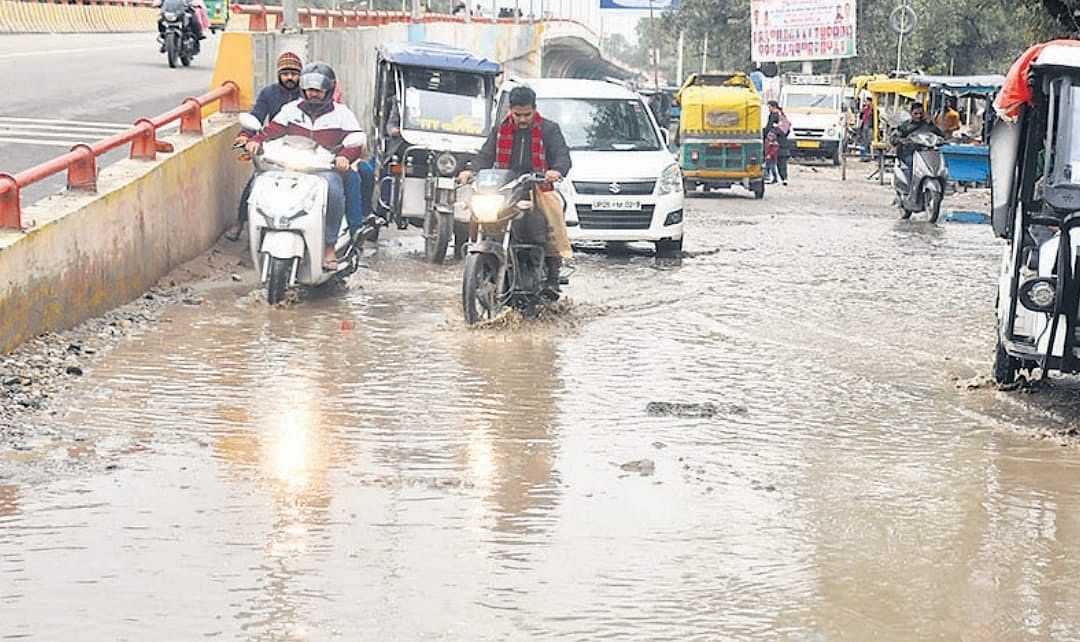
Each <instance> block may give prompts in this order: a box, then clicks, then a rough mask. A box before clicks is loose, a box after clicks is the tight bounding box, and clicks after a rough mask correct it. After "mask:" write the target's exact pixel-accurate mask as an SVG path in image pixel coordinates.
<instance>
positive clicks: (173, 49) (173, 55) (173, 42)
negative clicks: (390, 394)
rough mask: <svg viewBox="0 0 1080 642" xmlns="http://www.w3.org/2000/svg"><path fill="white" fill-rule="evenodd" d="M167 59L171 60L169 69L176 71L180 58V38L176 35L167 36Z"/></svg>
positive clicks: (168, 34)
mask: <svg viewBox="0 0 1080 642" xmlns="http://www.w3.org/2000/svg"><path fill="white" fill-rule="evenodd" d="M165 57H166V58H168V59H169V67H171V68H173V69H175V68H176V61H177V59H178V58H179V57H180V38H179V37H177V35H176V34H175V33H172V32H170V33H167V34H165Z"/></svg>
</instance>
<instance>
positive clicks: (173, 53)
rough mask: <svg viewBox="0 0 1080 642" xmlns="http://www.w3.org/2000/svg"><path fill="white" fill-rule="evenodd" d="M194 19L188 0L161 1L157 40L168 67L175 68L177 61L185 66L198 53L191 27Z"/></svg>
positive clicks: (193, 31)
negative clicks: (167, 61)
mask: <svg viewBox="0 0 1080 642" xmlns="http://www.w3.org/2000/svg"><path fill="white" fill-rule="evenodd" d="M194 20H198V18H197V17H195V11H194V9H192V7H191V5H190V4H189V3H188V0H164V1H163V2H162V4H161V16H160V17H159V18H158V30H159V32H160V33H159V34H158V42H160V43H161V46H162V51H164V53H165V57H166V58H167V59H168V60H169V66H170V67H173V68H175V67H176V63H177V61H179V62H180V64H182V65H184V66H185V67H187V66H189V65H191V59H192V58H194V57H195V54H197V53H199V41H198V38H197V37H196V36H195V30H194V29H193V28H192V21H194Z"/></svg>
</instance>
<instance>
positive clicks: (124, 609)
mask: <svg viewBox="0 0 1080 642" xmlns="http://www.w3.org/2000/svg"><path fill="white" fill-rule="evenodd" d="M815 197H816V196H815V194H814V193H812V192H802V193H799V192H795V189H794V184H793V193H787V194H777V195H773V196H771V197H767V198H766V200H765V201H760V202H758V201H753V200H750V199H746V198H731V197H721V198H716V199H710V200H706V199H695V200H694V201H693V202H692V210H691V211H692V212H693V214H694V215H693V216H692V218H691V222H692V226H691V230H690V233H691V236H690V237H688V247H687V249H688V250H689V256H688V257H687V258H685V259H684V260H683V261H682V263H681V264H657V263H656V262H655V261H654V260H653V259H652V258H651V257H649V256H642V255H637V254H630V255H627V256H620V257H606V256H604V255H602V254H582V255H580V256H579V257H578V268H579V269H578V272H577V274H576V275H575V277H574V282H573V285H572V290H571V291H572V298H573V303H572V304H571V305H570V306H569V309H568V310H567V311H566V313H565V314H564V315H563V316H562V317H560V318H558V319H555V320H552V321H547V322H543V323H538V324H535V323H534V324H524V325H517V324H509V325H500V326H498V327H494V328H487V329H484V330H480V331H470V330H467V329H466V328H465V327H464V326H463V325H462V324H461V322H460V320H459V312H458V309H457V307H456V300H455V296H456V294H457V291H458V287H459V285H458V283H459V282H458V280H457V279H458V277H459V267H458V266H450V267H445V268H441V269H438V268H436V269H432V268H428V267H425V266H424V265H422V264H421V263H419V261H418V260H417V259H416V257H415V255H413V254H410V251H412V250H416V249H417V247H418V246H415V243H413V241H415V239H412V240H409V241H406V242H405V246H404V249H403V248H402V247H401V245H400V242H399V241H396V240H393V241H390V242H389V243H388V244H387V245H386V246H384V247H383V248H381V249H380V252H379V255H378V256H376V257H374V258H373V259H372V261H371V263H372V265H371V270H368V271H366V272H365V273H364V274H363V275H362V276H361V277H360V278H358V279H357V281H356V283H354V284H353V285H352V288H351V289H350V290H349V291H348V292H347V293H345V294H344V295H342V296H323V297H314V298H311V299H309V300H305V301H303V302H302V303H300V304H298V305H295V306H292V307H288V308H285V309H267V308H266V307H264V306H262V305H261V304H259V303H258V302H257V297H254V296H249V295H248V294H247V291H246V290H245V289H244V288H243V287H239V286H229V287H222V288H218V289H215V290H211V291H209V292H207V293H206V298H205V302H204V304H203V305H201V306H199V307H183V308H177V309H176V310H175V311H174V312H173V313H172V315H171V322H170V323H163V324H162V325H161V326H160V327H158V328H156V329H155V330H153V331H151V332H148V333H146V334H145V335H144V336H142V337H141V338H139V339H136V340H133V341H131V342H130V343H128V344H125V345H123V346H121V347H120V348H118V349H117V350H115V351H114V352H113V353H111V354H110V355H108V357H107V358H106V359H105V360H104V362H103V363H102V364H101V365H100V366H98V367H97V368H96V369H95V371H94V372H92V373H90V374H91V375H92V380H93V381H94V382H95V383H93V384H91V385H88V386H86V387H85V388H83V389H80V390H76V391H75V392H73V393H72V394H71V395H70V399H68V400H67V405H68V407H69V408H70V410H68V411H66V412H64V413H62V414H61V415H59V416H58V417H57V418H56V419H55V420H54V421H55V422H57V423H58V424H60V425H64V426H69V427H70V426H78V430H79V431H80V432H81V433H82V436H83V437H84V439H85V440H84V441H82V442H79V444H80V445H81V446H80V447H81V448H82V449H83V450H84V451H89V452H90V453H91V454H90V455H86V456H83V457H82V458H81V459H80V461H83V462H84V464H85V465H83V466H82V467H79V466H74V467H72V466H70V465H68V464H67V463H65V462H67V460H68V459H70V457H71V455H70V452H69V451H68V450H65V449H63V448H59V449H53V450H48V451H47V452H49V453H50V454H48V455H44V456H42V455H37V456H27V455H20V457H18V458H16V457H14V456H11V457H8V458H6V459H3V460H0V463H2V465H3V467H4V470H5V474H6V479H4V480H3V481H2V482H0V484H2V485H0V577H2V578H3V583H4V588H0V612H2V613H3V615H4V617H3V618H0V621H3V622H4V625H3V630H2V631H0V633H2V635H15V636H18V635H25V636H29V637H31V638H32V639H48V640H51V639H57V640H59V639H74V638H82V639H135V638H140V639H141V638H144V637H145V634H146V633H152V634H153V636H154V637H155V638H156V639H162V640H171V639H175V640H190V639H192V638H196V637H203V636H209V637H219V638H221V639H251V640H306V639H310V640H324V639H333V638H341V639H371V640H388V639H401V640H419V639H425V640H426V639H445V640H462V639H468V640H497V639H512V640H519V639H521V640H526V639H560V640H563V639H598V638H604V637H610V638H620V639H649V640H686V639H700V640H714V639H766V640H767V639H785V640H815V641H816V640H866V639H870V638H874V639H882V640H913V639H941V640H1008V639H1074V638H1078V637H1080V618H1078V616H1077V615H1076V613H1077V612H1078V611H1080V609H1078V607H1080V594H1078V591H1080V589H1077V588H1074V584H1075V582H1073V581H1072V580H1073V577H1074V576H1076V575H1077V572H1078V571H1080V568H1078V565H1080V562H1078V561H1077V560H1080V556H1078V555H1077V553H1078V551H1077V546H1078V542H1080V538H1078V536H1077V535H1078V532H1077V530H1078V529H1077V527H1078V523H1077V517H1075V515H1077V514H1080V513H1078V510H1077V509H1078V508H1080V494H1078V492H1077V490H1076V488H1075V484H1074V483H1073V482H1074V480H1075V479H1076V472H1077V466H1078V464H1080V455H1078V454H1077V452H1078V451H1077V450H1076V448H1073V447H1068V448H1063V447H1061V446H1060V445H1058V444H1057V442H1055V441H1050V440H1038V439H1033V438H1032V437H1031V433H1034V432H1039V431H1040V430H1045V431H1057V430H1061V429H1065V428H1068V427H1069V426H1070V425H1072V424H1071V422H1072V421H1073V420H1072V418H1071V417H1072V416H1075V414H1074V413H1070V412H1069V408H1070V407H1069V403H1070V402H1069V401H1068V399H1069V398H1071V397H1075V391H1076V388H1077V386H1075V385H1074V384H1070V383H1068V382H1066V383H1062V384H1059V385H1058V386H1057V387H1055V389H1054V391H1053V392H1051V393H1047V394H1043V395H1040V394H1034V395H1018V394H1015V393H1002V392H997V391H993V390H990V389H988V388H985V387H984V388H978V389H974V390H968V389H965V388H964V387H963V386H960V387H958V386H957V385H956V381H957V380H960V381H964V380H967V379H970V378H971V377H973V376H974V375H976V374H979V373H984V372H986V371H987V368H988V360H989V352H990V351H989V348H990V346H991V345H992V332H993V319H992V310H991V308H990V305H989V304H990V303H992V300H993V278H992V274H993V272H994V267H995V265H996V257H997V252H998V250H999V247H998V246H997V245H996V244H995V242H994V241H993V239H992V238H991V236H992V235H991V234H990V233H989V231H988V230H987V229H986V228H985V227H981V226H961V225H945V226H938V227H932V226H927V225H913V224H910V223H898V222H896V221H894V220H893V219H892V218H891V217H889V215H888V213H887V212H883V211H869V212H868V213H863V214H860V215H859V216H853V215H851V214H849V213H848V212H846V211H845V210H844V209H843V208H842V207H839V206H837V207H832V206H831V205H830V204H829V203H823V204H822V205H821V206H820V207H817V208H815V210H814V211H813V212H812V213H809V212H807V211H806V209H805V208H804V207H802V206H801V203H804V202H805V201H806V200H807V199H811V198H815ZM817 198H820V197H817ZM343 320H348V321H353V322H355V328H354V329H343V328H349V327H350V324H344V325H343V324H342V321H343ZM653 401H659V402H671V403H673V404H688V405H684V406H670V408H676V409H682V410H688V411H686V412H674V413H666V414H665V413H664V412H651V413H650V412H647V411H646V407H647V405H648V404H649V402H653ZM694 404H697V405H694ZM661 407H666V406H661ZM694 409H697V410H698V412H695V411H694ZM706 410H708V412H706ZM641 460H649V461H650V462H652V464H653V468H651V469H650V468H649V467H648V466H646V465H644V464H640V463H635V462H640V461H641ZM41 470H48V471H51V472H55V473H56V474H55V479H54V480H52V481H48V482H43V481H41V476H40V474H38V475H34V474H31V473H32V472H33V471H39V472H40V471H41ZM8 587H11V588H8Z"/></svg>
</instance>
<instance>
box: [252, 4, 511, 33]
mask: <svg viewBox="0 0 1080 642" xmlns="http://www.w3.org/2000/svg"><path fill="white" fill-rule="evenodd" d="M232 12H233V13H237V14H245V15H248V16H250V18H249V20H250V22H249V24H248V30H249V31H268V30H277V29H278V28H279V27H281V21H282V18H283V13H284V12H283V10H282V8H281V7H280V6H276V5H271V6H267V5H262V4H234V5H233V6H232ZM299 14H300V16H299V17H300V24H299V25H298V26H300V27H303V28H308V29H333V28H336V27H377V26H379V25H387V24H394V23H408V22H412V14H410V13H408V12H403V11H354V10H332V9H314V8H311V7H300V10H299ZM271 18H273V25H271V24H270V19H271ZM472 20H473V22H479V23H486V24H495V23H498V24H514V23H515V22H518V20H515V19H514V18H491V17H484V16H473V18H472ZM420 21H421V22H462V23H463V22H465V18H464V17H463V16H451V15H447V14H439V13H425V14H424V15H423V16H422V17H421V18H420ZM520 21H521V22H524V21H525V20H524V19H522V20H520Z"/></svg>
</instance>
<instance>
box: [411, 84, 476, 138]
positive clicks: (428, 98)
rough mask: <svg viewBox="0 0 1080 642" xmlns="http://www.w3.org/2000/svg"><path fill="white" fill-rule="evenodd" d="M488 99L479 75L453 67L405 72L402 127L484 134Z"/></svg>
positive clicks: (452, 132)
mask: <svg viewBox="0 0 1080 642" xmlns="http://www.w3.org/2000/svg"><path fill="white" fill-rule="evenodd" d="M487 124H488V100H487V97H486V93H485V82H484V78H483V77H482V76H477V75H475V74H465V73H459V72H453V71H441V70H437V69H436V70H423V69H409V70H407V71H406V72H405V118H404V119H403V121H402V128H404V129H419V130H424V131H432V132H440V133H444V134H464V135H467V136H483V135H484V134H485V133H486V132H487Z"/></svg>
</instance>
